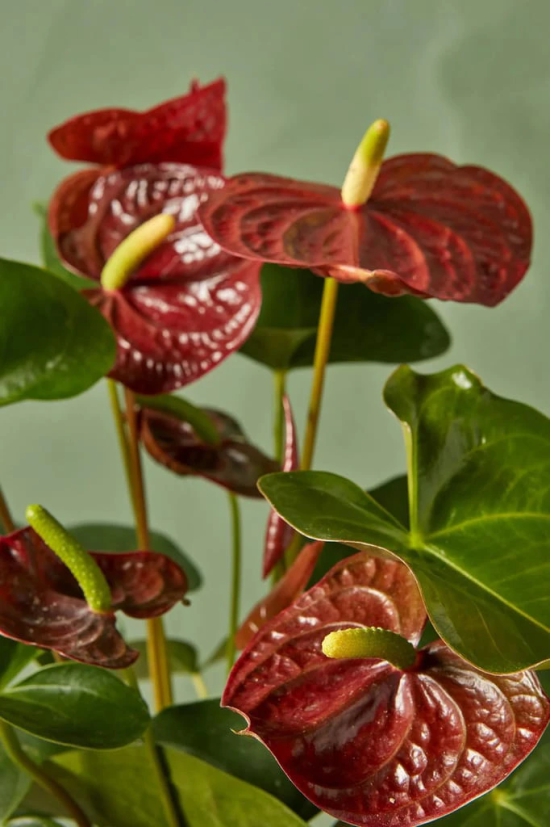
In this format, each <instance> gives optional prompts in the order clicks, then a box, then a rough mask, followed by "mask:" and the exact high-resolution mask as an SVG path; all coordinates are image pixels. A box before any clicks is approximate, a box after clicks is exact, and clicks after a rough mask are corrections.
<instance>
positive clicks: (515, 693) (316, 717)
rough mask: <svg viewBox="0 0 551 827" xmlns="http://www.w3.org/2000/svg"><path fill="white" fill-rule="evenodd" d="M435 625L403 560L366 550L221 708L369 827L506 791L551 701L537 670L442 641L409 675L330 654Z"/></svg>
mask: <svg viewBox="0 0 551 827" xmlns="http://www.w3.org/2000/svg"><path fill="white" fill-rule="evenodd" d="M424 619H425V614H424V609H423V605H422V601H421V598H420V595H419V593H418V591H417V587H416V584H415V581H414V579H413V577H412V575H411V574H410V573H409V571H408V569H407V568H406V567H405V566H404V565H403V564H401V563H398V562H394V561H390V560H386V561H383V560H380V559H378V558H373V557H369V556H368V555H367V554H359V555H355V556H354V557H352V558H350V559H349V560H346V561H344V562H343V563H340V564H338V565H337V566H336V567H335V569H333V571H332V572H330V573H329V574H328V575H327V577H326V578H324V579H323V580H322V581H321V582H320V583H319V584H318V585H317V586H315V587H314V588H313V589H311V590H310V591H309V592H306V593H305V594H304V595H303V596H302V597H301V598H299V599H298V600H297V601H296V602H295V603H294V604H293V606H291V607H290V608H289V609H286V610H285V611H283V612H282V613H281V614H280V615H278V616H277V617H276V618H275V619H274V620H272V621H271V622H270V623H268V624H267V625H266V626H264V627H263V628H262V629H261V630H260V632H259V633H258V634H257V635H256V637H255V638H254V639H253V641H252V642H251V643H250V645H249V646H248V647H247V649H246V650H245V651H244V652H243V654H242V655H241V657H240V658H239V660H238V661H237V663H236V665H235V666H234V668H233V670H232V672H231V674H230V677H229V679H228V684H227V686H226V689H225V692H224V695H223V697H222V703H223V704H224V705H225V706H229V707H231V708H233V709H235V710H236V711H238V712H240V713H241V714H242V715H243V716H244V717H245V718H246V720H247V724H248V726H247V732H248V733H250V734H254V735H255V736H256V737H257V738H260V739H261V740H262V741H263V743H265V744H266V745H267V746H268V748H269V749H270V750H271V752H272V753H273V754H274V756H275V758H276V759H277V760H278V762H279V763H280V764H281V766H282V767H283V768H284V770H285V772H286V773H287V774H288V775H289V777H290V778H291V780H292V781H293V782H294V783H295V784H296V785H297V787H298V788H299V789H300V790H301V791H302V792H303V793H304V794H305V795H306V796H307V797H308V798H309V799H310V800H311V801H313V802H314V803H315V804H316V805H317V806H319V807H320V808H321V809H323V810H325V811H326V812H328V813H330V814H331V815H334V816H335V817H336V818H341V819H343V820H344V821H346V822H348V823H351V824H355V825H363V826H364V827H381V826H382V827H398V826H399V827H409V825H417V824H424V823H426V822H428V821H432V820H434V819H435V818H439V817H441V816H443V815H445V814H446V813H449V812H453V811H454V810H456V809H457V808H459V807H461V806H463V805H464V804H466V803H467V802H468V801H471V800H472V799H474V798H476V797H477V796H479V795H481V794H482V793H483V792H485V791H486V790H489V789H491V788H493V787H494V786H495V785H496V784H498V783H499V782H500V781H501V780H502V779H504V778H505V777H506V776H507V775H508V774H509V773H510V772H511V771H512V770H513V769H514V768H515V767H516V766H517V765H518V764H519V763H520V762H521V761H522V760H523V759H524V758H525V757H526V756H527V755H528V754H529V753H530V751H531V750H532V749H533V748H534V747H535V745H536V744H537V742H538V740H539V738H540V736H541V735H542V733H543V731H544V729H545V727H546V725H547V722H548V720H549V702H548V700H547V698H546V697H545V695H544V693H543V690H542V689H541V686H540V685H539V682H538V681H537V679H536V678H535V677H534V676H533V674H532V673H530V672H524V673H521V674H517V675H510V676H493V675H488V674H485V673H482V672H479V671H477V670H475V669H473V667H471V666H470V665H469V664H467V663H466V662H465V661H463V660H461V659H460V658H459V657H458V656H457V655H455V654H454V653H452V652H451V650H450V649H448V647H446V646H445V644H443V643H442V642H441V641H437V642H436V643H433V644H430V645H429V646H427V647H425V648H424V649H423V650H421V651H420V652H419V654H418V660H417V663H416V665H415V667H413V668H412V669H411V670H408V671H405V672H404V671H401V670H399V669H396V668H394V667H393V666H391V665H390V664H389V663H387V662H386V661H385V660H380V659H374V658H365V659H359V660H356V659H342V660H333V659H332V658H326V657H325V656H324V655H323V653H322V651H321V644H322V641H323V640H324V638H325V637H326V635H327V634H328V633H329V632H331V631H334V630H336V629H339V628H340V629H344V628H351V627H361V626H377V627H380V628H383V629H389V630H391V631H393V632H397V633H399V634H402V635H403V636H404V637H407V638H408V639H409V640H410V641H411V642H413V643H416V642H417V641H418V640H419V636H420V633H421V630H422V627H423V623H424Z"/></svg>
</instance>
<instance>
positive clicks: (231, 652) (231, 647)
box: [226, 491, 241, 672]
mask: <svg viewBox="0 0 551 827" xmlns="http://www.w3.org/2000/svg"><path fill="white" fill-rule="evenodd" d="M228 497H229V502H230V512H231V528H232V585H231V599H230V622H229V631H228V647H227V650H226V656H227V661H228V672H229V671H230V669H231V668H232V666H233V662H234V659H235V635H236V633H237V625H238V623H239V598H240V592H241V517H240V513H239V501H238V499H237V497H236V496H235V494H233V493H232V492H231V491H230V492H229V493H228Z"/></svg>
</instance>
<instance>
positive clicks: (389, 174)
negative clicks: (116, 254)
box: [199, 153, 532, 306]
mask: <svg viewBox="0 0 551 827" xmlns="http://www.w3.org/2000/svg"><path fill="white" fill-rule="evenodd" d="M199 216H200V219H201V221H202V222H203V225H204V227H205V229H206V231H207V232H208V234H209V235H210V236H211V237H212V238H214V239H215V240H216V241H217V242H218V243H219V244H220V245H221V246H222V247H223V248H224V249H226V250H228V251H229V252H231V253H232V254H234V255H240V256H244V257H247V258H250V259H254V260H258V261H267V262H273V263H277V264H284V265H287V266H289V267H308V268H313V269H315V270H316V271H317V272H319V273H320V275H324V276H332V277H333V278H336V279H338V280H339V281H343V282H354V281H360V282H364V283H365V284H367V286H368V287H370V288H371V290H373V291H374V292H376V293H383V294H386V295H391V296H395V295H400V294H402V293H413V294H414V295H421V296H424V297H425V298H429V297H430V298H439V299H450V300H453V301H461V302H476V303H477V304H484V305H488V306H493V305H495V304H498V303H499V302H500V301H502V300H503V299H504V298H505V296H507V294H508V293H510V292H511V290H512V289H513V288H514V287H515V286H516V285H517V284H518V282H519V281H520V280H521V278H522V276H523V275H524V273H525V272H526V270H527V268H528V265H529V260H530V252H531V247H532V224H531V219H530V214H529V212H528V209H527V207H526V205H525V204H524V202H523V201H522V199H521V198H520V196H519V195H518V194H517V193H516V192H515V191H514V190H513V189H512V188H511V187H510V186H509V185H508V184H507V183H506V182H505V181H503V180H502V179H501V178H498V176H497V175H494V174H493V173H491V172H488V170H485V169H482V168H480V167H475V166H463V167H458V166H456V165H455V164H453V163H452V162H451V161H448V160H447V159H446V158H443V157H441V156H439V155H431V154H421V153H419V154H414V155H398V156H396V157H395V158H390V159H389V160H388V161H385V162H384V163H383V165H382V167H381V171H380V174H379V177H378V179H377V182H376V184H375V188H374V190H373V193H372V195H371V197H370V199H369V201H368V202H367V204H365V205H364V206H361V207H358V208H357V209H347V208H346V207H345V206H344V204H343V203H342V201H341V194H340V191H339V190H338V189H337V188H336V187H329V186H325V185H322V184H313V183H310V182H305V181H295V180H293V179H290V178H281V177H279V176H276V175H267V174H263V173H243V174H240V175H236V176H234V177H233V178H230V179H229V180H228V181H227V183H226V186H225V187H224V188H223V189H222V190H219V191H218V192H215V193H212V195H211V196H210V197H209V199H208V201H207V202H205V203H204V204H203V205H202V206H201V208H200V213H199Z"/></svg>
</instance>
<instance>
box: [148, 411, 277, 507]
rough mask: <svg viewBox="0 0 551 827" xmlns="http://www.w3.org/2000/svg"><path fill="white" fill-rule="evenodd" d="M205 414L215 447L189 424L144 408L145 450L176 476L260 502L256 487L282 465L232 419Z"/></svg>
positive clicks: (221, 414)
mask: <svg viewBox="0 0 551 827" xmlns="http://www.w3.org/2000/svg"><path fill="white" fill-rule="evenodd" d="M203 410H204V412H205V413H206V414H207V415H208V416H209V417H210V418H211V420H212V422H213V425H214V427H215V428H216V430H217V432H218V436H219V442H218V443H217V444H216V445H211V444H209V443H206V442H203V441H202V440H201V439H200V438H199V437H198V436H197V434H196V432H195V431H194V429H193V427H192V425H190V423H189V422H185V421H184V420H182V419H180V418H179V417H177V416H175V415H173V414H169V413H165V412H164V411H158V410H155V409H153V408H148V407H147V406H144V407H142V409H141V411H140V415H139V429H140V431H139V433H140V439H141V441H142V442H143V445H144V447H145V448H146V450H147V451H148V452H149V454H150V455H151V456H152V457H153V459H155V460H156V461H157V462H159V463H160V464H161V465H164V466H165V467H166V468H169V469H170V470H171V471H173V472H174V473H175V474H179V475H181V476H199V477H204V478H205V479H207V480H210V481H211V482H214V483H216V484H217V485H221V486H222V487H223V488H227V489H228V490H229V491H232V492H233V493H234V494H240V495H241V496H244V497H257V498H261V497H262V494H261V493H260V491H259V490H258V488H257V487H256V483H257V481H258V479H259V477H261V476H263V475H264V474H271V473H274V472H275V471H279V470H280V468H279V464H278V463H277V462H276V461H275V460H273V459H270V457H267V456H266V454H264V453H263V452H262V451H260V450H259V449H258V448H257V447H256V446H255V445H253V444H252V443H251V442H250V441H249V440H248V438H247V436H246V435H245V433H244V431H243V429H242V428H241V426H240V425H239V423H238V422H237V421H236V420H235V419H234V418H233V417H231V416H229V415H228V414H226V413H223V412H222V411H216V410H212V409H210V408H204V409H203Z"/></svg>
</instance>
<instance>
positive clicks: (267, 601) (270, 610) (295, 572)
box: [235, 540, 324, 649]
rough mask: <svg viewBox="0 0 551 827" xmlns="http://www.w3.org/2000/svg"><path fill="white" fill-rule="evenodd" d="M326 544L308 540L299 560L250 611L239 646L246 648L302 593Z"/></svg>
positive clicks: (240, 630) (239, 637)
mask: <svg viewBox="0 0 551 827" xmlns="http://www.w3.org/2000/svg"><path fill="white" fill-rule="evenodd" d="M323 546H324V543H322V542H320V541H319V540H318V541H316V542H315V543H308V544H307V545H305V546H304V547H303V548H302V549H301V550H300V553H299V554H298V556H297V558H296V560H295V561H294V562H293V564H292V565H291V566H290V567H289V569H288V570H287V571H286V572H285V574H284V575H283V577H282V578H281V580H279V581H278V582H277V583H276V585H275V586H274V588H273V589H272V590H271V592H270V593H269V594H268V595H266V597H263V598H262V600H259V602H258V603H257V604H256V605H255V606H254V607H253V609H252V610H251V611H250V612H249V614H248V615H247V617H246V618H245V620H244V621H243V623H242V624H241V626H240V627H239V629H238V631H237V634H236V636H235V645H236V647H237V649H244V648H245V646H247V644H248V643H249V642H250V641H251V640H252V638H253V636H254V635H255V634H256V633H257V632H258V630H259V629H260V628H261V627H262V626H264V624H265V623H267V622H268V620H271V619H272V617H275V616H276V615H277V614H279V612H281V611H283V609H286V608H287V606H290V605H291V603H292V602H293V601H294V600H296V599H297V597H298V596H299V595H300V594H302V592H303V591H304V589H305V588H306V586H307V584H308V581H309V580H310V578H311V576H312V573H313V571H314V569H315V567H316V563H317V562H318V558H319V556H320V554H321V551H322V549H323Z"/></svg>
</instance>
